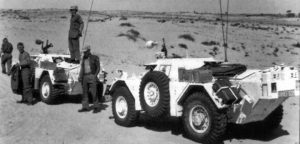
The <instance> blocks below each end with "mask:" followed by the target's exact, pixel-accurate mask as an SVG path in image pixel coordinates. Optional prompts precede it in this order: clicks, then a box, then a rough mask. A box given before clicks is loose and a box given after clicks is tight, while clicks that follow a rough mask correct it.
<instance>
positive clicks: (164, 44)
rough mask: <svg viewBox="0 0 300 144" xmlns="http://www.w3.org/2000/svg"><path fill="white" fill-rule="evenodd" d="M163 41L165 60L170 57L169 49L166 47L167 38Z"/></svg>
mask: <svg viewBox="0 0 300 144" xmlns="http://www.w3.org/2000/svg"><path fill="white" fill-rule="evenodd" d="M162 41H163V44H162V48H161V52H163V53H164V55H165V58H167V57H168V50H167V47H166V43H165V38H163V39H162Z"/></svg>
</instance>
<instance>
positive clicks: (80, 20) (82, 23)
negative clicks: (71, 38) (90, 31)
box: [78, 15, 84, 35]
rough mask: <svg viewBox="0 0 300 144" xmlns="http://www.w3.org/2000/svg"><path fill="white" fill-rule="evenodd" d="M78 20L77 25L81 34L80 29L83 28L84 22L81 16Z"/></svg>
mask: <svg viewBox="0 0 300 144" xmlns="http://www.w3.org/2000/svg"><path fill="white" fill-rule="evenodd" d="M78 16H79V15H78ZM78 21H79V23H80V27H79V31H80V35H82V31H83V28H84V22H83V20H82V18H81V16H79V18H78Z"/></svg>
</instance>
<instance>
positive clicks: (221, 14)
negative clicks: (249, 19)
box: [219, 0, 229, 62]
mask: <svg viewBox="0 0 300 144" xmlns="http://www.w3.org/2000/svg"><path fill="white" fill-rule="evenodd" d="M219 3H220V16H221V25H222V36H223V47H224V54H225V60H224V61H225V62H228V59H227V48H228V13H229V0H227V12H226V32H225V31H224V22H223V12H222V2H221V0H219ZM225 33H226V35H225Z"/></svg>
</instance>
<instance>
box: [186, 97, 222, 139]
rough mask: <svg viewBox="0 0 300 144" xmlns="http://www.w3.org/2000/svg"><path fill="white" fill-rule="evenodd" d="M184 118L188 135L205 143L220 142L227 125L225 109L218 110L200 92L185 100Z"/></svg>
mask: <svg viewBox="0 0 300 144" xmlns="http://www.w3.org/2000/svg"><path fill="white" fill-rule="evenodd" d="M182 120H183V126H184V130H185V133H186V135H187V136H188V137H189V138H191V139H193V140H195V141H197V142H201V143H205V144H216V143H219V142H220V141H221V138H222V136H223V135H224V133H225V130H226V126H227V118H226V113H225V111H221V110H218V109H217V107H216V106H215V105H214V104H213V102H212V101H211V100H210V99H209V98H208V97H207V96H206V95H205V94H203V93H200V92H195V93H193V94H191V95H190V96H189V97H188V98H187V100H186V101H185V102H184V105H183V118H182Z"/></svg>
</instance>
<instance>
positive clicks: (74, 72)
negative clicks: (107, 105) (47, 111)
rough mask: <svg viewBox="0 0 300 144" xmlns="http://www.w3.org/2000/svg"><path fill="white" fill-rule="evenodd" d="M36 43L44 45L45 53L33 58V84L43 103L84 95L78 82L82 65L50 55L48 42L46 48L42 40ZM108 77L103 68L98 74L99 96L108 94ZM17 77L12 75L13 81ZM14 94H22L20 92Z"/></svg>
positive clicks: (66, 58)
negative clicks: (66, 96) (64, 96)
mask: <svg viewBox="0 0 300 144" xmlns="http://www.w3.org/2000/svg"><path fill="white" fill-rule="evenodd" d="M36 43H37V44H41V45H42V51H43V53H42V54H38V55H32V56H31V68H32V72H33V73H32V84H33V89H34V90H35V92H37V94H38V95H39V96H40V99H41V101H43V102H45V103H47V104H52V103H55V102H57V98H59V97H61V96H63V95H80V94H82V87H81V84H80V82H78V77H79V72H80V64H74V63H71V62H70V55H62V54H49V53H48V51H47V49H48V48H50V47H52V44H51V43H50V44H48V41H47V43H46V45H45V46H44V45H43V41H41V40H36ZM100 65H101V64H100ZM106 75H107V73H106V72H105V71H104V70H103V67H101V70H100V73H99V74H98V79H99V84H98V93H99V96H101V95H100V93H102V95H104V94H105V92H106V87H107V84H106V81H107V80H106ZM15 77H16V76H14V75H12V81H13V79H15ZM100 82H101V83H100ZM13 91H14V90H13ZM14 92H15V93H16V94H20V91H19V90H15V91H14Z"/></svg>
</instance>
